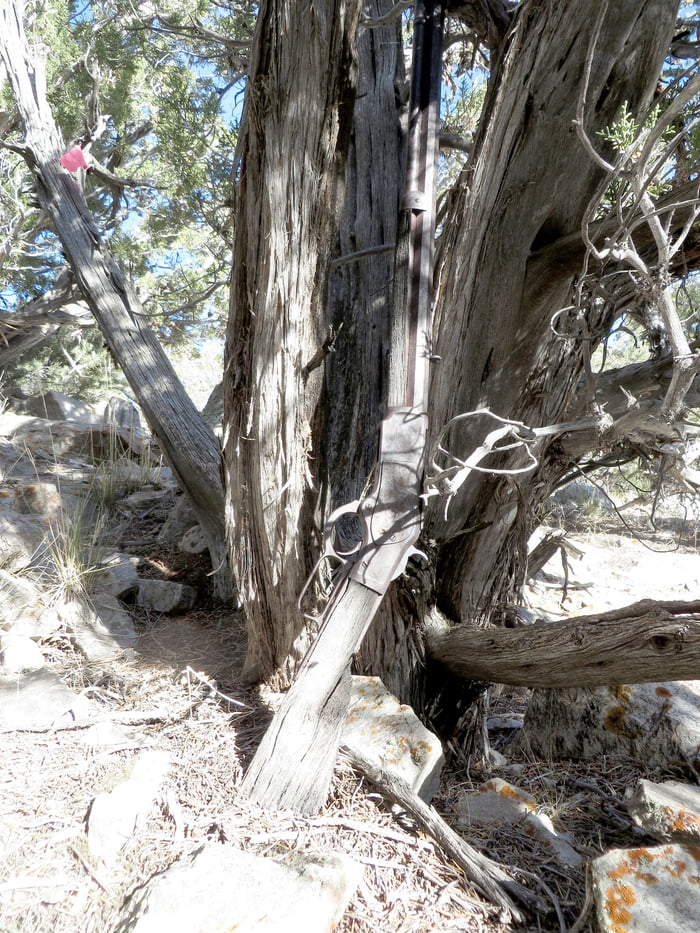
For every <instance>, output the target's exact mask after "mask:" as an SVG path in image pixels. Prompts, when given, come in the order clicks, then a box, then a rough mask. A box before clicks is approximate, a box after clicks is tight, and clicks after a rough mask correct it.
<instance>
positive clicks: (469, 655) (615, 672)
mask: <svg viewBox="0 0 700 933" xmlns="http://www.w3.org/2000/svg"><path fill="white" fill-rule="evenodd" d="M429 651H430V653H431V655H432V656H433V657H434V658H435V659H436V660H438V661H440V662H442V663H443V664H444V665H446V667H448V668H449V669H450V670H451V671H454V672H455V673H456V674H458V675H459V676H460V677H464V678H467V679H469V680H479V681H483V682H485V683H500V684H515V685H519V686H525V687H600V686H604V685H615V684H641V683H653V682H655V681H657V680H693V679H697V678H698V677H700V603H699V602H697V601H696V602H671V601H660V602H656V601H654V600H651V599H645V600H642V601H641V602H638V603H634V604H633V605H631V606H625V607H624V608H622V609H613V610H610V611H608V612H602V613H599V614H598V615H588V616H579V617H578V618H575V619H567V620H566V621H561V622H535V623H534V625H529V626H526V627H523V628H515V629H512V628H498V629H496V628H489V629H481V628H472V627H469V626H466V625H460V626H457V627H456V628H454V629H453V630H452V631H450V632H445V633H442V634H439V635H436V636H435V637H434V638H432V639H431V640H430V643H429Z"/></svg>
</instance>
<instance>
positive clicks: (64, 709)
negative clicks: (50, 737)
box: [0, 670, 92, 732]
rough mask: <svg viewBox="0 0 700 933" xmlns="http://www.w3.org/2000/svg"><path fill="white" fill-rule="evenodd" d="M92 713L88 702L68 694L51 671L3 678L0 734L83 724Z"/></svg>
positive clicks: (68, 691) (70, 693) (0, 682)
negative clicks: (16, 730)
mask: <svg viewBox="0 0 700 933" xmlns="http://www.w3.org/2000/svg"><path fill="white" fill-rule="evenodd" d="M91 709H92V707H91V705H90V701H89V700H88V699H86V698H85V697H82V696H79V695H78V694H77V693H74V692H73V691H72V690H69V689H68V687H66V685H65V684H64V683H63V682H62V681H61V680H60V679H59V678H58V676H57V675H56V674H53V673H51V672H50V671H45V670H41V671H32V672H31V673H28V674H23V675H21V676H19V677H18V676H13V677H0V732H11V731H14V730H15V729H32V730H37V731H44V730H45V731H48V730H49V729H52V728H59V727H60V726H65V725H69V724H71V723H74V722H84V721H86V720H87V719H88V717H89V715H90V712H91Z"/></svg>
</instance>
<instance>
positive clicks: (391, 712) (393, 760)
mask: <svg viewBox="0 0 700 933" xmlns="http://www.w3.org/2000/svg"><path fill="white" fill-rule="evenodd" d="M341 744H342V745H343V746H345V747H346V748H348V749H349V750H350V751H352V749H353V748H357V749H358V750H359V751H360V752H361V753H362V755H363V757H365V758H369V759H370V760H371V761H372V762H373V763H375V764H376V766H377V767H378V768H380V769H382V770H384V771H389V772H391V773H393V774H395V775H398V777H401V778H403V780H404V781H406V782H407V783H408V784H409V785H410V786H411V787H412V788H413V790H414V791H416V793H417V794H419V796H421V797H422V798H423V799H424V800H426V801H428V802H429V801H430V800H431V799H432V797H433V795H434V793H435V791H436V790H437V785H438V783H439V781H440V772H441V771H442V766H443V765H444V763H445V758H444V755H443V753H442V745H441V744H440V740H439V739H438V737H437V736H436V735H434V734H433V733H432V732H431V731H430V730H429V729H426V727H425V726H424V725H423V723H422V722H421V721H420V720H419V719H418V717H417V716H416V714H415V713H414V712H413V710H412V709H411V707H410V706H406V705H405V704H404V703H399V701H398V700H397V699H396V697H395V696H393V695H392V694H391V693H389V691H388V690H387V689H386V687H385V686H384V684H383V683H382V681H381V680H380V679H379V678H378V677H353V678H352V693H351V697H350V706H349V709H348V715H347V719H346V721H345V725H344V726H343V732H342V737H341Z"/></svg>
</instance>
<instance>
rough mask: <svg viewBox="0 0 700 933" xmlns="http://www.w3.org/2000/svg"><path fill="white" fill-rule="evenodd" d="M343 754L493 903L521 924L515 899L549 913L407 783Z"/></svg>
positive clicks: (358, 757) (362, 759) (358, 756)
mask: <svg viewBox="0 0 700 933" xmlns="http://www.w3.org/2000/svg"><path fill="white" fill-rule="evenodd" d="M343 752H344V753H345V754H346V755H347V757H348V758H349V759H350V761H351V762H352V764H353V765H354V766H355V767H356V768H357V769H358V770H360V771H361V772H362V773H363V774H365V775H366V776H367V778H368V779H369V780H370V781H371V782H372V783H373V784H376V785H377V787H378V788H379V790H380V791H381V793H382V795H383V796H385V797H387V798H388V799H389V800H390V801H392V802H393V803H397V804H399V805H400V806H401V807H403V808H404V809H405V810H406V811H407V812H408V813H409V814H410V815H411V817H412V818H413V819H414V820H415V821H416V823H417V825H418V826H419V827H420V829H421V830H423V832H425V833H426V834H427V835H428V836H430V837H431V838H432V839H434V840H435V842H436V843H437V845H438V846H439V847H440V849H442V850H443V852H444V853H445V854H446V855H447V856H448V857H449V858H450V859H452V861H454V862H456V864H457V865H459V867H460V868H461V869H462V871H463V872H464V874H465V875H466V877H467V878H468V879H469V881H471V883H472V884H473V885H474V886H475V887H476V888H478V890H479V891H481V893H482V894H483V895H484V896H485V897H487V898H488V899H489V900H490V901H491V902H492V903H494V904H497V905H498V906H499V907H501V908H503V909H504V910H508V911H509V912H510V913H511V915H512V916H513V919H514V920H516V921H518V922H523V920H524V916H523V914H522V913H521V911H520V910H519V909H518V908H517V907H516V906H515V904H514V903H513V900H512V897H514V898H517V900H519V901H520V902H521V903H523V904H525V905H526V906H527V907H529V908H530V909H532V910H535V911H537V912H543V911H546V909H547V905H546V901H544V900H543V899H542V898H541V897H539V896H538V895H536V894H533V893H532V892H531V891H529V890H528V889H527V888H526V887H524V886H523V885H521V884H519V883H518V882H517V881H515V880H514V879H513V878H511V876H510V875H509V874H508V873H507V872H506V871H505V869H503V868H502V866H501V865H499V864H498V863H497V862H494V861H492V860H491V859H490V858H488V857H487V856H485V855H483V854H482V853H481V852H479V851H477V850H476V849H474V848H473V847H472V846H470V845H469V843H467V842H466V841H465V840H464V839H463V838H462V837H461V836H460V835H458V834H457V833H456V832H455V831H454V830H453V829H451V828H450V827H449V826H448V825H447V823H446V822H445V821H444V820H443V819H442V817H441V816H440V814H439V813H438V812H437V810H436V809H435V808H434V807H431V806H430V805H429V804H427V803H425V801H423V800H421V798H420V797H419V796H418V795H417V794H416V793H415V791H413V790H412V789H411V788H410V787H409V785H408V784H407V783H406V781H404V780H402V779H401V778H400V777H397V776H396V775H393V774H389V773H388V772H386V771H383V770H382V769H381V768H377V767H376V766H375V765H374V764H373V763H372V762H371V761H369V760H368V759H367V758H365V757H364V756H363V755H362V754H361V753H359V752H357V751H354V750H353V751H351V750H350V749H348V748H343Z"/></svg>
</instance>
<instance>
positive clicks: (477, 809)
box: [455, 778, 583, 868]
mask: <svg viewBox="0 0 700 933" xmlns="http://www.w3.org/2000/svg"><path fill="white" fill-rule="evenodd" d="M455 809H456V811H457V813H458V814H459V819H458V822H457V825H458V826H463V827H469V826H472V825H473V824H477V825H478V824H491V823H494V822H499V823H509V824H520V825H521V826H522V828H523V831H524V832H525V833H527V834H528V835H529V836H533V837H534V838H536V839H539V840H540V842H543V843H544V844H545V845H546V846H547V847H548V848H550V849H551V850H552V852H553V854H554V855H556V857H557V858H558V859H559V861H560V862H562V863H563V864H564V865H567V866H569V867H570V868H580V867H581V865H582V864H583V859H582V857H581V856H580V855H579V853H578V852H577V851H576V849H575V848H574V846H573V839H572V837H571V836H570V834H569V833H567V832H565V831H563V830H560V829H557V828H556V827H555V826H554V824H553V822H552V820H551V818H550V817H549V816H548V815H547V814H546V813H543V812H542V811H541V810H540V809H539V808H538V803H537V800H536V799H535V798H534V797H533V796H532V794H529V793H528V792H527V791H524V790H522V788H520V787H516V786H514V785H513V784H509V783H508V782H507V781H504V780H502V779H501V778H492V779H491V780H489V781H486V782H484V783H483V784H481V785H479V787H478V788H477V790H476V792H475V793H469V794H464V795H463V796H462V797H460V799H459V800H458V802H457V804H456V806H455Z"/></svg>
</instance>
